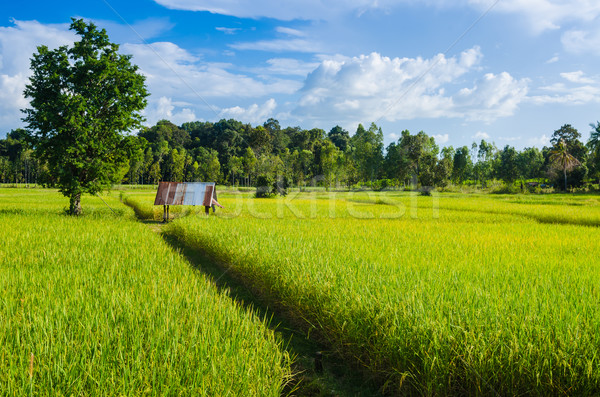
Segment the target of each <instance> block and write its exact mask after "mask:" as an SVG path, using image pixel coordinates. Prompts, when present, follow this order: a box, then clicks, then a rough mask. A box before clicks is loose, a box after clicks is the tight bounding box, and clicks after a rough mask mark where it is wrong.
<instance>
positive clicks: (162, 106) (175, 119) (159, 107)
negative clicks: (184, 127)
mask: <svg viewBox="0 0 600 397" xmlns="http://www.w3.org/2000/svg"><path fill="white" fill-rule="evenodd" d="M148 102H149V103H148V106H147V107H146V109H144V111H143V112H142V114H143V115H144V117H145V118H146V124H148V125H153V124H156V122H157V121H159V120H163V119H166V120H169V121H171V122H172V123H174V124H177V125H181V124H183V123H186V122H188V121H196V120H198V118H197V117H196V115H195V113H194V112H193V111H192V109H191V104H189V103H186V102H173V99H172V98H167V97H164V96H163V97H160V98H158V100H155V99H153V98H152V97H151V98H150V99H149V101H148Z"/></svg>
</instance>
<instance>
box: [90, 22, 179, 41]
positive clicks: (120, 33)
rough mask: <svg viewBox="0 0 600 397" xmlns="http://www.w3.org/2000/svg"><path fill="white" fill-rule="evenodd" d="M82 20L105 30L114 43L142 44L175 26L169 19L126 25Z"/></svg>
mask: <svg viewBox="0 0 600 397" xmlns="http://www.w3.org/2000/svg"><path fill="white" fill-rule="evenodd" d="M84 19H85V20H88V21H91V22H93V23H94V24H96V26H98V27H99V28H102V29H106V32H107V33H108V36H109V37H110V40H111V41H112V42H115V43H142V42H144V41H145V40H148V39H151V38H153V37H157V36H159V35H161V34H163V33H165V32H168V31H169V30H171V29H172V28H173V27H174V26H175V24H174V23H172V22H171V21H170V20H169V18H146V19H143V20H141V21H135V22H132V23H131V24H128V25H124V24H122V23H118V22H115V21H110V20H106V19H90V18H84Z"/></svg>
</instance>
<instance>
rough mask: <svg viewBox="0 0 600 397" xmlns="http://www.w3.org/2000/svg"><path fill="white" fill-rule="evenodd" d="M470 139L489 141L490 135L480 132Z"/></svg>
mask: <svg viewBox="0 0 600 397" xmlns="http://www.w3.org/2000/svg"><path fill="white" fill-rule="evenodd" d="M471 138H474V139H490V134H488V133H486V132H482V131H477V133H476V134H475V135H473V136H472V137H471Z"/></svg>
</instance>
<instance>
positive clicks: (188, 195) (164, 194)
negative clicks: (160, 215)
mask: <svg viewBox="0 0 600 397" xmlns="http://www.w3.org/2000/svg"><path fill="white" fill-rule="evenodd" d="M213 200H214V201H215V202H216V193H215V183H214V182H160V183H159V184H158V191H157V192H156V198H155V199H154V205H203V206H207V207H209V206H211V205H212V204H213ZM217 204H218V203H217Z"/></svg>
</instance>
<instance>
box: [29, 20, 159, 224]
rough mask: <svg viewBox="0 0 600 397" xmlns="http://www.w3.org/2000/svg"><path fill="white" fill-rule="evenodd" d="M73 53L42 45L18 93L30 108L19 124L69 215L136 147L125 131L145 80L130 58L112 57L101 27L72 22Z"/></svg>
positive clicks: (140, 102)
mask: <svg viewBox="0 0 600 397" xmlns="http://www.w3.org/2000/svg"><path fill="white" fill-rule="evenodd" d="M71 30H74V31H75V33H76V34H77V35H79V36H80V38H81V39H80V41H77V42H75V43H74V44H73V46H72V47H70V48H69V47H67V46H63V47H60V48H58V49H55V50H50V49H48V48H47V47H46V46H40V47H38V49H37V53H35V54H34V55H33V58H32V59H31V70H32V73H33V75H32V76H31V77H30V79H29V84H27V86H26V88H25V91H24V95H25V97H26V98H28V99H29V100H30V104H31V107H30V108H27V109H25V110H24V113H25V117H24V118H23V121H24V122H25V123H26V124H27V127H28V130H27V131H28V136H29V138H30V139H31V141H32V142H33V144H34V146H35V150H36V153H37V155H38V156H39V157H40V159H42V160H43V161H45V162H47V163H48V167H49V169H50V172H51V174H52V175H53V177H54V178H56V185H57V186H58V187H59V189H60V191H61V192H62V193H63V194H64V195H65V196H67V197H69V199H70V212H71V213H72V214H79V213H80V212H81V206H80V199H81V195H82V194H83V193H89V194H92V195H93V194H96V193H98V192H100V191H101V190H103V189H106V188H108V187H110V186H111V184H112V183H115V182H118V181H120V179H121V178H122V176H123V175H122V172H121V171H120V169H121V168H122V165H123V164H125V163H127V162H128V157H129V155H131V153H132V152H133V151H135V149H136V144H135V143H136V141H135V140H132V139H126V137H125V136H124V135H123V133H124V132H126V131H131V130H132V129H134V128H136V127H139V126H140V123H141V121H142V120H143V119H142V116H141V115H140V114H138V113H137V112H138V111H140V110H141V109H143V108H144V107H145V105H146V99H145V98H146V96H147V95H148V94H147V92H146V88H145V85H144V76H143V75H142V74H141V73H139V72H138V68H137V66H135V65H133V64H131V62H130V60H131V57H130V56H127V55H121V54H119V53H118V49H119V46H118V45H116V44H113V43H111V42H110V41H109V39H108V36H107V34H106V31H105V30H104V29H102V30H98V29H97V28H96V26H95V25H94V24H92V23H90V24H87V23H85V22H84V21H83V20H81V19H79V20H75V19H73V22H72V23H71Z"/></svg>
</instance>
